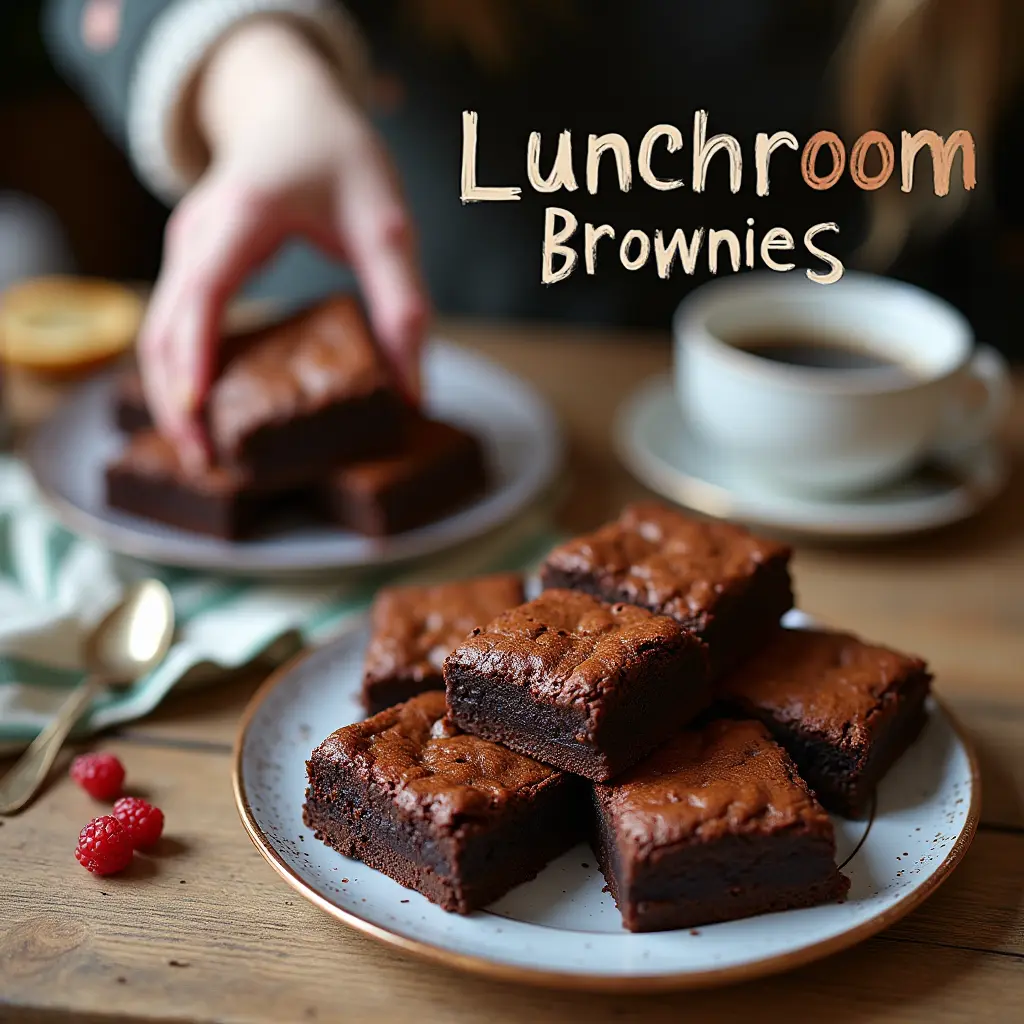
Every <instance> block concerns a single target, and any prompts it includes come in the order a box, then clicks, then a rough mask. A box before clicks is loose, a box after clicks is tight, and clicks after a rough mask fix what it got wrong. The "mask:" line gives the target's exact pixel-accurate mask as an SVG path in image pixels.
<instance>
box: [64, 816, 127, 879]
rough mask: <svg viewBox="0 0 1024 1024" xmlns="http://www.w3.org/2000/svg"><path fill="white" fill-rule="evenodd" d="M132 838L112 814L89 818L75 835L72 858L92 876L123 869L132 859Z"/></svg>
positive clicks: (108, 873) (113, 872) (111, 873)
mask: <svg viewBox="0 0 1024 1024" xmlns="http://www.w3.org/2000/svg"><path fill="white" fill-rule="evenodd" d="M133 852H134V851H133V848H132V839H131V836H129V835H128V832H127V830H126V829H125V828H124V827H123V826H122V825H121V822H119V821H118V820H117V818H115V817H114V816H113V815H112V814H104V815H103V816H102V817H100V818H93V819H92V821H90V822H89V824H88V825H86V826H85V828H83V829H82V831H81V832H79V834H78V846H76V847H75V858H76V859H77V860H78V863H79V864H81V865H82V867H83V868H85V870H86V871H91V872H92V873H93V874H94V875H113V874H116V873H117V872H118V871H124V869H125V868H126V867H128V865H129V864H130V863H131V861H132V853H133Z"/></svg>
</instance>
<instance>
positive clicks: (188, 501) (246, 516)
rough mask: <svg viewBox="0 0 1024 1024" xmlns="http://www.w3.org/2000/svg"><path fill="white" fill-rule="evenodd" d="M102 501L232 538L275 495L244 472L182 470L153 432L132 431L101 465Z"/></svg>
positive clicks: (255, 521)
mask: <svg viewBox="0 0 1024 1024" xmlns="http://www.w3.org/2000/svg"><path fill="white" fill-rule="evenodd" d="M106 495H107V504H108V505H109V506H110V507H111V508H116V509H120V510H121V511H122V512H130V513H132V515H137V516H144V517H145V518H147V519H155V520H157V521H158V522H162V523H167V524H169V525H170V526H176V527H179V528H180V529H182V530H191V531H192V532H193V533H205V534H208V535H210V536H211V537H218V538H220V539H222V540H238V539H241V538H243V537H246V536H248V535H250V534H251V533H253V532H254V531H255V530H257V529H258V528H259V527H260V526H261V525H262V523H263V522H264V519H265V518H266V516H267V514H268V513H269V512H270V510H271V509H272V508H274V507H276V505H277V503H278V501H279V500H280V496H279V495H278V494H277V493H276V492H275V491H274V490H273V489H272V488H271V489H268V488H266V487H260V486H257V485H255V484H254V483H253V482H252V481H251V480H250V479H249V478H248V477H246V476H245V474H242V473H240V472H237V471H234V470H228V469H220V468H217V467H211V468H209V469H205V470H203V471H202V472H199V473H191V472H186V471H185V470H184V469H183V468H182V466H181V463H180V462H179V460H178V456H177V454H176V453H175V451H174V448H173V447H172V446H171V444H170V443H169V442H168V441H166V440H165V439H164V438H163V437H162V436H161V435H159V434H157V433H156V432H154V431H143V432H142V433H138V434H135V435H133V436H132V437H131V438H130V439H129V441H128V444H127V446H126V448H125V450H124V452H123V453H122V454H121V456H120V457H119V458H117V459H115V460H114V461H113V462H111V463H110V464H109V465H108V466H107V468H106Z"/></svg>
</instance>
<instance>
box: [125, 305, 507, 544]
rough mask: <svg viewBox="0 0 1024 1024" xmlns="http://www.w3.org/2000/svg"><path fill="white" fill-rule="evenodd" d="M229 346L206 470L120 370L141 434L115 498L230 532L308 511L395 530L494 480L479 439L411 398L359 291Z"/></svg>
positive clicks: (246, 532)
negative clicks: (181, 450) (160, 425)
mask: <svg viewBox="0 0 1024 1024" xmlns="http://www.w3.org/2000/svg"><path fill="white" fill-rule="evenodd" d="M220 356H221V362H220V366H219V368H218V374H217V377H216V379H215V381H214V383H213V386H212V388H211V390H210V393H209V396H208V398H207V400H206V403H205V406H204V410H203V414H204V419H205V423H206V428H207V433H208V435H209V439H210V443H211V448H212V455H213V463H212V465H211V466H210V467H209V468H207V469H204V470H201V471H198V472H197V471H188V472H187V471H186V470H185V468H184V467H183V466H182V465H181V464H180V462H179V460H178V457H177V455H176V453H175V450H174V448H173V447H172V446H171V445H170V444H169V443H168V442H167V441H166V440H165V439H164V438H163V437H162V436H161V435H160V434H158V433H157V432H156V431H155V430H153V429H152V421H151V419H150V415H149V410H148V408H147V407H146V403H145V398H144V395H143V391H142V382H141V380H140V378H139V375H138V373H137V372H136V371H133V370H132V371H127V372H126V373H125V374H124V375H123V377H122V378H121V379H120V380H119V382H118V390H117V394H116V399H115V418H116V422H117V425H118V426H119V427H120V428H121V430H123V431H124V432H125V433H127V434H128V435H129V438H128V441H127V444H126V446H125V449H124V451H123V453H122V454H121V455H120V456H119V457H118V458H117V459H116V460H115V461H114V462H112V463H111V464H110V465H109V466H108V467H107V473H106V487H107V503H108V504H109V505H110V506H111V507H113V508H116V509H120V510H122V511H125V512H131V513H133V514H135V515H140V516H144V517H146V518H149V519H156V520H160V521H162V522H165V523H169V524H171V525H173V526H177V527H180V528H182V529H186V530H191V531H194V532H197V533H205V534H209V535H212V536H214V537H219V538H221V539H224V540H237V539H240V538H244V537H247V536H250V535H252V534H253V533H256V532H259V531H262V530H264V529H265V528H266V527H267V526H268V524H269V523H271V522H273V521H274V520H275V519H276V518H280V516H281V513H282V512H286V513H291V512H296V511H298V512H304V513H306V514H307V515H308V516H310V517H311V518H315V519H319V520H320V521H327V522H331V523H334V524H336V525H338V526H342V527H344V528H346V529H350V530H356V531H358V532H360V533H363V534H367V535H371V536H383V535H387V534H394V533H400V532H403V531H405V530H410V529H413V528H415V527H417V526H422V525H424V524H426V523H428V522H431V521H433V520H435V519H438V518H440V517H441V516H443V515H446V514H447V513H448V512H450V511H452V510H454V509H455V508H457V507H458V506H460V505H462V504H465V503H466V502H468V501H470V500H472V499H473V498H475V497H477V496H478V495H479V494H481V493H482V492H483V491H484V489H485V487H486V483H487V471H486V465H485V458H484V453H483V450H482V447H481V445H480V443H479V442H478V441H477V439H476V438H475V437H473V436H472V435H470V434H468V433H466V432H465V431H464V430H461V429H459V428H457V427H454V426H451V425H449V424H447V423H441V422H439V421H437V420H431V419H427V418H426V417H424V416H422V415H419V414H418V413H415V412H413V411H412V410H411V409H410V408H409V407H408V405H407V404H406V403H405V402H403V401H402V399H401V398H400V396H399V394H398V392H397V391H396V389H395V388H394V386H393V383H392V377H391V374H390V373H389V370H388V367H387V365H386V363H385V360H384V359H383V357H382V356H381V354H380V352H379V350H378V348H377V346H376V345H375V344H374V342H373V339H372V337H371V336H370V333H369V330H368V328H367V325H366V320H365V318H364V317H363V314H362V311H361V310H360V308H359V305H358V304H357V303H356V301H355V300H354V299H351V298H348V297H341V298H334V299H330V300H328V301H327V302H325V303H323V304H321V305H319V306H317V307H315V308H314V309H311V310H308V311H306V312H304V313H301V314H299V315H298V316H295V317H293V318H292V319H290V320H288V321H287V322H285V323H284V324H280V325H277V326H275V327H272V328H269V329H266V330H262V331H258V332H255V333H251V334H248V335H245V336H242V337H236V338H232V339H229V340H227V341H226V342H225V344H224V346H223V349H222V352H221V354H220Z"/></svg>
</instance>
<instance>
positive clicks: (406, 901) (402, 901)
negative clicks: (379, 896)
mask: <svg viewBox="0 0 1024 1024" xmlns="http://www.w3.org/2000/svg"><path fill="white" fill-rule="evenodd" d="M398 902H399V903H408V902H409V901H408V900H399V901H398Z"/></svg>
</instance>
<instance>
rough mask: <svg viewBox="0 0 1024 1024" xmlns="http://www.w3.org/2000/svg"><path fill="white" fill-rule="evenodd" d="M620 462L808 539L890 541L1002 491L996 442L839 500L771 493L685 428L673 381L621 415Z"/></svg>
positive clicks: (714, 505)
mask: <svg viewBox="0 0 1024 1024" xmlns="http://www.w3.org/2000/svg"><path fill="white" fill-rule="evenodd" d="M615 440H616V446H617V449H618V452H619V457H620V458H621V459H622V460H623V462H625V464H626V466H627V467H628V468H629V470H630V471H631V472H632V473H633V474H634V475H635V476H636V477H637V478H638V479H639V480H640V481H641V482H642V483H644V484H645V485H646V486H648V487H650V488H651V490H653V491H656V492H657V493H659V494H661V495H663V496H665V497H666V498H669V499H670V500H672V501H674V502H676V503H678V504H680V505H685V506H687V507H688V508H692V509H695V510H696V511H698V512H703V513H704V514H705V515H710V516H715V517H717V518H722V519H733V520H737V521H739V522H745V523H750V524H753V525H758V526H763V527H768V528H771V529H775V530H783V531H786V532H791V533H798V534H803V535H808V536H822V537H830V538H849V539H851V540H855V539H858V538H870V537H885V536H897V535H899V534H906V533H916V532H919V531H923V530H930V529H935V528H937V527H940V526H946V525H948V524H950V523H955V522H958V521H959V520H961V519H966V518H968V517H969V516H972V515H974V514H975V513H976V512H978V511H979V510H980V509H981V508H983V507H984V506H985V505H987V504H988V503H989V502H990V501H991V500H992V499H993V498H994V497H996V495H997V494H999V492H1000V491H1001V490H1002V489H1003V486H1004V485H1005V483H1006V481H1007V478H1008V475H1009V473H1008V466H1007V461H1006V457H1005V455H1004V453H1003V452H1002V450H1001V449H1000V448H999V446H998V445H997V444H996V443H995V442H994V441H993V442H989V443H986V444H983V445H980V446H979V447H977V448H974V449H972V450H971V451H967V452H964V453H962V454H961V455H959V456H957V457H956V458H949V459H946V460H945V461H943V462H939V461H936V462H935V463H934V464H933V465H931V466H928V467H925V468H923V469H922V470H921V471H920V472H918V473H917V474H916V475H914V476H912V477H910V478H909V479H907V480H904V481H901V482H900V483H898V484H894V485H892V486H891V487H886V488H883V489H880V490H878V491H874V492H872V493H870V494H863V495H857V496H855V497H851V498H844V499H831V500H829V499H815V498H804V497H796V496H793V495H790V494H785V493H782V492H779V491H774V490H771V489H770V488H768V487H766V486H765V485H764V484H763V483H761V482H759V481H758V480H756V479H754V478H751V477H750V476H749V475H747V474H745V473H744V472H743V471H742V470H741V469H739V468H737V467H735V466H734V465H732V464H731V463H730V461H729V459H728V458H727V457H724V456H723V453H721V452H719V451H717V450H715V449H713V448H712V447H711V446H709V445H708V443H707V442H706V441H704V440H703V439H702V438H701V437H699V436H698V435H696V434H694V432H693V431H692V430H691V429H690V428H689V426H688V425H687V423H686V420H685V418H684V416H683V413H682V410H681V409H680V407H679V402H678V399H677V397H676V393H675V389H674V388H673V385H672V381H671V378H669V377H668V376H659V377H655V378H652V379H651V380H649V381H647V382H646V383H645V384H643V385H642V386H641V387H640V389H639V390H638V391H637V392H636V393H635V394H634V395H633V396H632V397H631V398H630V399H628V400H627V401H626V403H625V404H624V405H623V406H622V408H621V409H620V410H619V413H618V416H617V420H616V430H615Z"/></svg>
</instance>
